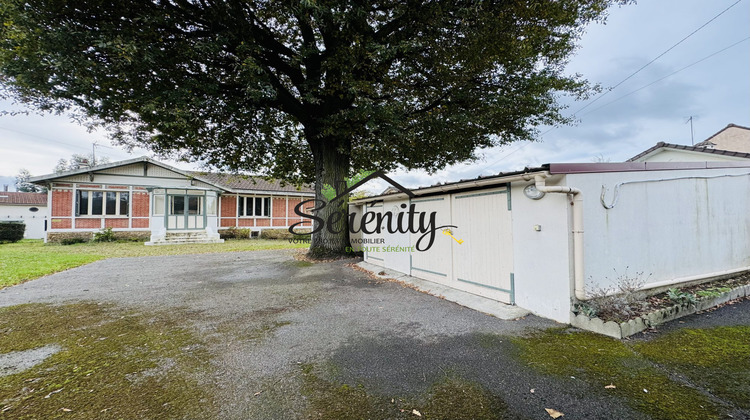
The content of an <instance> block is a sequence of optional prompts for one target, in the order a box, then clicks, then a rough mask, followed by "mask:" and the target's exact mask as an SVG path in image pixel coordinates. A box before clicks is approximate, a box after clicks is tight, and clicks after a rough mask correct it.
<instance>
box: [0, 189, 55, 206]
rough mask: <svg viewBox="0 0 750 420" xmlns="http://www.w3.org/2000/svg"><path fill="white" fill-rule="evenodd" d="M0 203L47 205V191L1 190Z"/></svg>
mask: <svg viewBox="0 0 750 420" xmlns="http://www.w3.org/2000/svg"><path fill="white" fill-rule="evenodd" d="M0 204H18V205H24V204H28V205H35V206H46V205H47V194H46V193H29V192H0Z"/></svg>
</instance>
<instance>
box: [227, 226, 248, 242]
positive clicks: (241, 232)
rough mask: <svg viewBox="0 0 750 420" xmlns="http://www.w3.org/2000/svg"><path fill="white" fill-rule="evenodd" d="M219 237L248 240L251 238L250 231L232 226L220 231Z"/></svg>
mask: <svg viewBox="0 0 750 420" xmlns="http://www.w3.org/2000/svg"><path fill="white" fill-rule="evenodd" d="M219 237H221V239H247V238H249V237H250V229H247V228H238V227H236V226H232V227H229V228H227V229H222V230H220V231H219Z"/></svg>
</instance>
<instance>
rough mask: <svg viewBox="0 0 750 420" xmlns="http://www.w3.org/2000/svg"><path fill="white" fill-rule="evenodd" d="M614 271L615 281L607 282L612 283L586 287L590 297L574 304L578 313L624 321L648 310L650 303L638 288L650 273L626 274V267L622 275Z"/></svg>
mask: <svg viewBox="0 0 750 420" xmlns="http://www.w3.org/2000/svg"><path fill="white" fill-rule="evenodd" d="M614 271H615V275H616V276H617V277H615V281H614V282H609V281H608V282H607V283H614V285H610V286H607V287H602V286H599V285H598V284H597V285H595V286H593V287H591V288H590V289H588V290H587V292H588V296H591V298H590V299H589V300H587V301H586V302H579V303H577V304H576V305H575V309H576V311H577V312H578V313H583V314H585V315H586V316H589V317H592V318H593V317H599V318H601V319H602V320H604V321H615V322H624V321H627V320H628V319H632V318H635V317H637V316H638V315H640V314H642V313H644V312H647V311H648V310H649V307H650V305H649V303H648V301H647V300H646V299H645V294H644V293H642V292H640V289H641V288H642V287H643V286H644V285H645V284H646V280H648V278H649V277H650V276H651V274H649V275H648V276H645V277H644V276H643V272H637V273H635V275H632V276H631V275H628V274H627V268H626V269H625V274H622V275H620V274H618V273H617V270H614Z"/></svg>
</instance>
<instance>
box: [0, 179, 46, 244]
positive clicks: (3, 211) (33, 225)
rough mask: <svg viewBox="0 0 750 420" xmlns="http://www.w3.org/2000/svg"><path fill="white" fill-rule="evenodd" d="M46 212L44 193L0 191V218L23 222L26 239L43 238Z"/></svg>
mask: <svg viewBox="0 0 750 420" xmlns="http://www.w3.org/2000/svg"><path fill="white" fill-rule="evenodd" d="M48 214H49V213H48V211H47V194H45V193H27V192H8V191H5V192H0V220H18V221H21V222H24V223H25V224H26V231H25V232H24V234H23V237H24V238H26V239H43V238H44V231H45V230H46V227H47V215H48Z"/></svg>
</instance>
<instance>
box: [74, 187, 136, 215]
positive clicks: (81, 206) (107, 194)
mask: <svg viewBox="0 0 750 420" xmlns="http://www.w3.org/2000/svg"><path fill="white" fill-rule="evenodd" d="M129 211H130V193H127V192H116V191H85V190H79V191H77V193H76V215H77V216H105V215H106V216H118V215H119V216H127V215H128V214H129V213H128V212H129Z"/></svg>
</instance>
